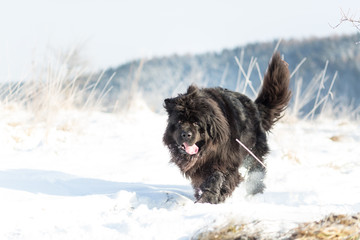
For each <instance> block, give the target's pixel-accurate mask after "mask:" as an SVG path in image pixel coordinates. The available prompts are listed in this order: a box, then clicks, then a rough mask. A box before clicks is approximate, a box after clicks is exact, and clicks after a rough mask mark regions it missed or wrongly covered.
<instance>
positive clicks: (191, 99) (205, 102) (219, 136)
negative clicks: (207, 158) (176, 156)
mask: <svg viewBox="0 0 360 240" xmlns="http://www.w3.org/2000/svg"><path fill="white" fill-rule="evenodd" d="M164 107H165V109H166V111H167V113H168V126H167V128H166V131H165V134H164V138H163V140H164V143H165V145H167V146H168V147H169V148H172V149H177V151H178V152H179V153H181V154H184V155H187V156H188V157H185V158H186V159H189V156H192V157H194V156H199V155H201V154H202V152H203V151H205V150H206V149H207V147H208V146H210V145H214V143H218V142H220V141H223V139H225V138H227V137H228V135H229V132H228V123H227V121H226V120H225V118H224V115H223V114H222V112H221V110H220V109H219V107H218V104H217V103H216V102H215V101H214V100H213V99H212V98H210V97H209V96H208V94H206V93H204V92H203V91H202V90H201V89H199V88H197V87H196V86H194V85H191V86H190V87H189V88H188V90H187V92H186V93H185V94H180V95H179V96H178V97H175V98H168V99H165V101H164Z"/></svg>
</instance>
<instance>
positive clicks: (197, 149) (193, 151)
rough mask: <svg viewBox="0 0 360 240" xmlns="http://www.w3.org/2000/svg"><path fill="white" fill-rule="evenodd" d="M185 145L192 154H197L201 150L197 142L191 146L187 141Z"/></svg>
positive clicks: (186, 149)
mask: <svg viewBox="0 0 360 240" xmlns="http://www.w3.org/2000/svg"><path fill="white" fill-rule="evenodd" d="M184 147H185V151H186V152H187V153H188V154H190V155H193V154H197V153H198V151H199V148H198V146H196V144H194V145H192V146H189V145H188V144H187V143H184Z"/></svg>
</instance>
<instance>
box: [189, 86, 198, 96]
mask: <svg viewBox="0 0 360 240" xmlns="http://www.w3.org/2000/svg"><path fill="white" fill-rule="evenodd" d="M198 90H199V88H198V87H197V86H196V85H194V84H191V85H190V86H189V87H188V90H187V94H191V93H195V92H197V91H198Z"/></svg>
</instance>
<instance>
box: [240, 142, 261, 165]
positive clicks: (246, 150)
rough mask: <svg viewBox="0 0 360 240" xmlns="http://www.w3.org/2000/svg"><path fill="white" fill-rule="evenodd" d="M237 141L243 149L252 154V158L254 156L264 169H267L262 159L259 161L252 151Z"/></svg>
mask: <svg viewBox="0 0 360 240" xmlns="http://www.w3.org/2000/svg"><path fill="white" fill-rule="evenodd" d="M236 141H237V142H238V143H239V144H240V145H241V146H242V147H243V148H245V150H246V151H248V153H250V154H251V156H253V157H254V158H255V159H256V160H257V161H258V162H259V163H260V164H261V165H262V166H263V167H264V168H266V166H265V164H264V163H263V162H262V161H260V159H259V158H258V157H256V156H255V154H254V153H253V152H252V151H251V150H250V149H248V148H247V147H246V146H245V145H244V144H243V143H242V142H240V140H239V139H236Z"/></svg>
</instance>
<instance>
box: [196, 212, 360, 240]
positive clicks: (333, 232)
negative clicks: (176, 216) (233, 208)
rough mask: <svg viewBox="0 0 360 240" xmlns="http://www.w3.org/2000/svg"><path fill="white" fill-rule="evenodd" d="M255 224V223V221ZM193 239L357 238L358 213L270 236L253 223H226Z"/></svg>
mask: <svg viewBox="0 0 360 240" xmlns="http://www.w3.org/2000/svg"><path fill="white" fill-rule="evenodd" d="M255 224H256V223H255ZM192 239H194V240H216V239H221V240H230V239H232V240H234V239H236V240H359V239H360V213H358V214H355V215H341V214H340V215H336V214H331V215H329V216H327V217H325V218H323V219H322V220H320V221H315V222H309V223H303V224H300V225H299V226H298V227H297V228H295V229H292V230H291V231H289V232H288V233H278V235H277V236H276V237H270V236H268V234H266V233H264V232H262V231H261V230H254V223H248V224H247V223H241V224H234V223H231V224H228V225H225V226H221V227H216V228H214V229H212V230H206V231H203V232H200V233H198V234H196V235H195V236H194V237H193V238H192Z"/></svg>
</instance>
